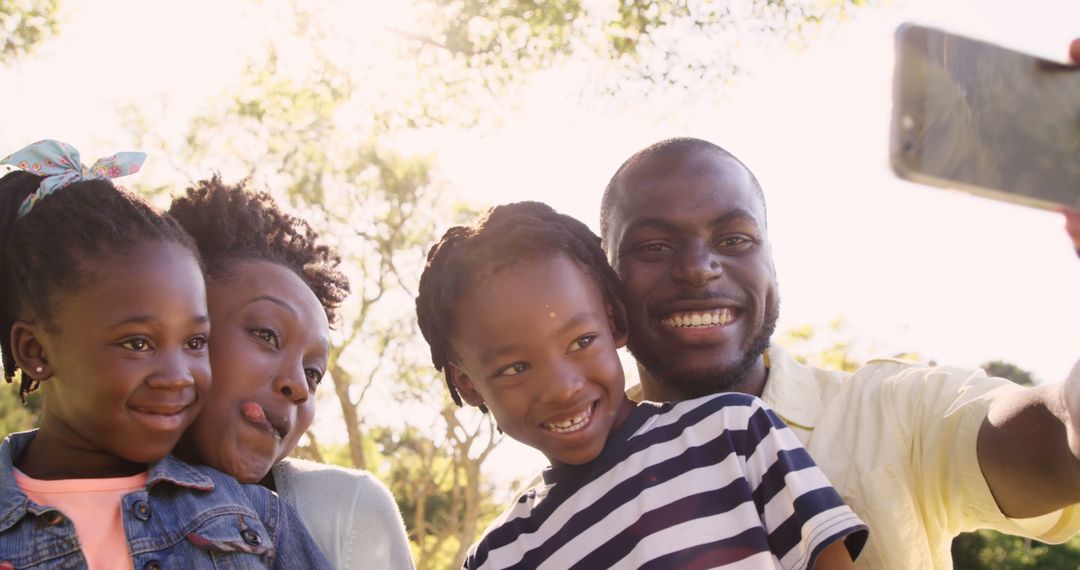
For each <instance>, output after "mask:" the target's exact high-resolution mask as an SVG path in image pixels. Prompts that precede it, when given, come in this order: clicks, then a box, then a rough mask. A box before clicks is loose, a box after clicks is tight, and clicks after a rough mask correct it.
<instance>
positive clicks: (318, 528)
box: [169, 177, 413, 570]
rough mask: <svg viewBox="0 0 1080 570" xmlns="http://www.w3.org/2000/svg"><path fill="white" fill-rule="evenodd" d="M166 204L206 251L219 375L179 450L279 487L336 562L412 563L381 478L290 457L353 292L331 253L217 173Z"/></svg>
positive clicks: (311, 413) (395, 569) (377, 569)
mask: <svg viewBox="0 0 1080 570" xmlns="http://www.w3.org/2000/svg"><path fill="white" fill-rule="evenodd" d="M169 213H170V214H171V215H172V216H173V217H175V218H176V220H177V221H178V222H179V223H180V225H181V226H183V228H184V229H185V230H187V231H188V233H190V234H191V235H192V236H193V237H194V238H195V243H196V244H197V245H198V247H199V253H200V254H202V257H203V261H204V262H205V264H206V279H207V282H206V289H207V301H208V306H209V309H210V318H211V320H212V321H213V323H214V334H213V336H211V338H210V362H211V365H212V367H213V370H214V384H213V386H211V388H210V394H209V397H208V398H207V401H206V406H205V407H203V410H202V413H200V414H199V417H198V419H196V420H195V423H194V424H192V426H191V428H190V429H188V431H187V433H186V434H185V435H184V438H183V439H182V440H181V444H180V447H179V448H178V449H177V454H178V455H180V456H181V457H185V458H191V460H193V461H197V462H200V463H206V464H207V465H210V466H212V467H215V468H217V469H220V470H222V471H224V472H226V473H228V474H230V475H232V476H234V477H236V478H237V479H239V480H241V481H246V482H258V481H262V482H263V483H264V484H265V485H267V486H269V487H270V488H272V489H276V490H277V492H278V493H279V494H280V495H281V498H282V499H284V500H285V501H286V502H288V503H289V504H291V505H292V506H293V507H294V508H295V509H296V511H297V512H298V513H299V514H300V517H301V519H302V520H303V522H304V524H305V525H306V526H307V528H308V531H309V532H311V535H312V537H313V538H314V539H315V542H316V543H317V544H318V545H319V546H320V547H321V548H322V550H323V552H324V553H325V554H326V557H327V558H328V559H329V560H330V563H331V565H332V566H333V567H334V568H366V569H370V570H383V569H385V570H408V569H410V568H412V567H413V564H412V558H411V554H410V551H409V543H408V539H407V538H406V535H405V526H404V524H403V523H402V520H401V514H400V513H399V512H398V508H397V504H396V503H395V502H394V498H393V496H391V495H390V492H389V490H387V488H386V486H385V485H383V484H382V483H380V482H379V481H378V480H377V479H375V478H374V477H372V476H371V474H369V473H367V472H364V471H358V470H355V469H344V468H340V467H334V466H329V465H322V464H319V463H315V462H312V461H303V460H299V459H286V456H287V455H288V454H289V453H291V452H292V451H293V449H294V448H295V447H296V444H297V442H298V441H299V439H300V437H301V436H302V435H303V434H304V433H305V432H306V431H307V429H308V428H309V427H310V426H311V422H312V420H313V419H314V417H315V388H316V386H318V385H319V382H320V381H321V380H322V378H323V375H324V374H325V373H326V371H327V370H326V369H327V365H328V363H329V362H328V361H329V358H330V346H329V342H328V338H329V332H330V331H329V323H331V322H333V321H334V320H335V318H336V316H337V307H338V305H339V304H340V303H341V301H342V300H344V298H345V295H346V294H347V293H348V291H349V282H348V279H347V278H346V277H345V275H344V274H342V272H341V271H340V270H339V269H338V264H339V263H340V261H341V260H340V258H339V257H338V255H337V253H336V252H335V251H334V250H333V249H332V248H329V247H327V246H326V245H324V244H322V243H320V242H319V239H318V234H316V233H315V231H314V230H312V229H311V227H310V226H308V224H307V223H306V222H304V221H303V220H301V219H299V218H297V217H294V216H290V215H289V214H287V213H285V212H283V211H282V210H281V209H280V208H278V206H277V204H276V203H275V202H274V200H273V199H272V198H271V197H270V196H269V195H268V194H265V193H261V192H260V193H256V192H249V191H247V190H245V189H244V187H243V185H236V186H229V185H226V184H223V183H222V181H221V179H220V178H218V177H214V178H211V179H210V180H204V181H202V182H200V183H198V184H197V185H196V186H195V187H194V188H190V189H189V190H188V191H187V194H186V195H185V196H182V197H180V198H177V199H176V200H174V201H173V204H172V207H171V208H170V209H169Z"/></svg>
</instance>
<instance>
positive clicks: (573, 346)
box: [569, 334, 597, 352]
mask: <svg viewBox="0 0 1080 570" xmlns="http://www.w3.org/2000/svg"><path fill="white" fill-rule="evenodd" d="M596 337H597V335H595V334H587V335H585V336H582V337H579V338H578V339H577V340H575V341H574V342H572V343H570V350H569V352H577V351H579V350H581V349H583V348H585V347H586V346H589V345H590V344H592V343H593V342H594V341H596Z"/></svg>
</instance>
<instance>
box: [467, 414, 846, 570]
mask: <svg viewBox="0 0 1080 570" xmlns="http://www.w3.org/2000/svg"><path fill="white" fill-rule="evenodd" d="M543 476H544V481H543V483H542V484H540V485H537V486H535V487H533V488H531V489H529V490H527V491H525V492H524V493H523V494H522V495H521V496H519V497H518V499H517V501H516V502H515V504H514V505H513V506H512V507H510V508H509V509H508V510H507V511H506V512H505V513H503V514H502V515H501V516H500V517H499V518H498V519H497V520H496V521H495V522H494V523H493V524H492V525H491V526H490V527H489V528H488V530H487V531H486V532H485V533H484V536H483V537H482V538H481V539H480V541H479V542H478V543H476V544H475V545H473V547H472V550H471V551H470V553H469V556H468V558H467V559H466V560H465V568H467V569H481V568H485V569H489V568H490V569H494V568H498V569H509V568H514V569H525V568H530V569H531V568H541V569H553V570H567V569H596V568H657V569H661V568H662V569H667V568H679V569H695V568H731V569H736V568H777V567H781V568H807V567H810V566H811V565H812V563H813V561H814V559H815V557H816V556H817V555H818V554H819V553H820V552H821V551H822V550H823V549H824V548H825V547H826V546H828V545H829V544H831V543H833V542H835V541H837V540H840V539H843V538H845V537H847V539H848V540H847V544H848V548H849V550H850V551H851V552H852V556H853V557H854V555H856V554H858V551H859V549H861V548H862V544H863V543H864V542H865V540H866V527H865V525H863V523H862V521H861V520H859V518H858V517H857V516H855V514H854V513H853V512H852V511H851V509H849V508H848V507H847V505H845V504H844V502H843V501H842V500H841V499H840V496H839V495H838V494H837V493H836V491H835V490H834V489H833V488H832V486H831V485H830V484H829V482H828V481H827V480H826V479H825V476H824V475H823V474H822V473H821V471H820V470H819V469H818V468H817V466H816V465H815V464H814V462H813V460H811V459H810V456H809V454H807V453H806V450H805V449H803V447H802V445H801V444H800V443H799V440H798V439H797V438H796V437H795V435H794V434H792V433H791V431H790V430H789V429H788V428H787V427H786V426H785V425H784V423H783V421H781V420H780V419H779V418H778V417H777V416H776V415H775V414H774V413H773V411H772V410H771V409H770V408H769V407H768V405H766V404H765V403H764V402H762V401H761V400H759V399H757V398H755V397H753V396H747V395H745V394H734V393H729V394H718V395H712V396H707V397H704V398H699V399H696V400H688V401H685V402H672V403H666V404H656V403H652V402H645V403H641V404H638V406H637V407H636V408H635V409H634V410H633V411H632V412H631V414H630V416H629V417H628V418H627V419H626V421H625V422H624V423H623V425H621V426H619V428H618V429H617V430H616V431H615V433H613V434H612V435H611V437H610V438H609V440H608V442H607V444H606V445H605V447H604V450H603V452H602V453H601V454H600V455H599V456H598V457H597V458H596V459H594V460H593V461H591V462H589V463H587V464H585V465H560V466H557V467H554V468H551V469H548V470H547V471H545V472H544V474H543Z"/></svg>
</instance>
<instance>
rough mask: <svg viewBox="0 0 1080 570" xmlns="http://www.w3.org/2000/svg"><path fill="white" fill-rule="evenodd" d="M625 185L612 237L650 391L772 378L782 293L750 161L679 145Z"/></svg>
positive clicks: (686, 391)
mask: <svg viewBox="0 0 1080 570" xmlns="http://www.w3.org/2000/svg"><path fill="white" fill-rule="evenodd" d="M620 185H621V192H620V193H619V194H618V195H617V197H616V199H615V202H614V204H613V207H612V209H611V212H610V217H609V220H608V226H609V228H610V229H609V231H608V235H607V236H606V237H607V239H608V242H609V243H607V244H606V246H607V250H608V257H609V259H610V261H611V263H612V266H613V267H614V268H615V271H616V272H617V273H618V274H619V277H620V278H621V279H622V281H623V284H624V287H625V291H626V303H627V311H628V318H629V325H630V337H629V342H628V346H629V348H630V351H631V352H632V353H633V355H634V357H635V358H637V360H638V363H639V364H640V365H641V366H642V367H643V368H644V369H645V371H646V372H647V374H644V375H643V378H642V383H643V385H644V388H645V395H646V397H648V398H650V399H663V400H674V399H687V398H693V397H698V396H703V395H706V394H711V393H714V392H717V391H724V390H731V389H737V388H740V387H742V388H745V386H741V385H742V384H743V383H745V382H747V380H748V378H750V376H751V375H752V374H755V373H757V374H760V376H761V377H762V378H764V365H763V363H762V360H761V358H760V357H761V354H762V352H763V351H764V350H765V348H766V347H767V346H768V343H769V337H770V336H771V335H772V331H773V329H774V327H775V325H776V318H777V316H778V313H779V296H778V294H777V285H776V272H775V270H774V269H773V263H772V255H771V252H770V250H769V244H768V236H767V233H766V228H765V211H764V210H765V208H764V204H763V202H762V199H761V197H760V195H759V193H758V191H757V189H756V188H755V186H754V182H753V180H752V179H751V177H750V173H749V172H747V170H746V169H745V168H744V167H743V166H742V165H741V164H739V163H738V162H737V161H735V160H733V159H731V158H730V157H726V156H723V155H721V154H719V153H714V152H708V151H700V150H692V151H687V152H678V151H675V152H668V153H663V154H660V155H658V156H654V157H652V158H650V159H648V160H647V161H646V162H644V163H642V164H639V165H636V166H635V167H634V168H632V169H631V170H630V171H628V172H626V173H625V174H624V175H623V177H622V180H621V182H620ZM758 389H760V387H758Z"/></svg>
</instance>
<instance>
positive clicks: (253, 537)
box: [240, 528, 262, 546]
mask: <svg viewBox="0 0 1080 570" xmlns="http://www.w3.org/2000/svg"><path fill="white" fill-rule="evenodd" d="M240 537H241V538H243V539H244V542H246V543H248V544H250V545H252V546H258V545H260V544H262V539H261V538H259V533H257V532H255V531H253V530H251V529H250V528H245V529H244V530H242V531H240Z"/></svg>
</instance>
